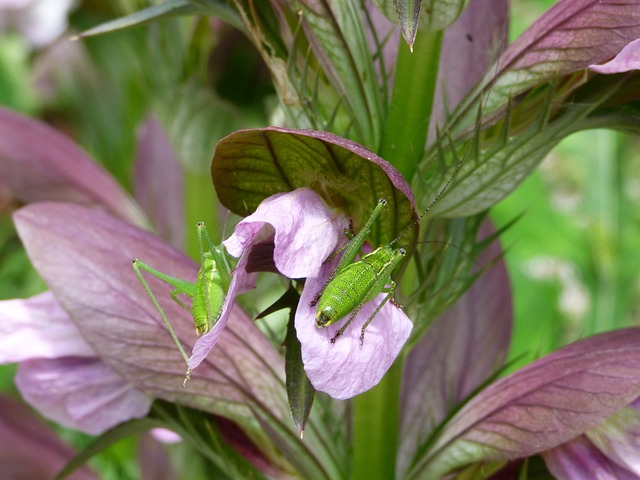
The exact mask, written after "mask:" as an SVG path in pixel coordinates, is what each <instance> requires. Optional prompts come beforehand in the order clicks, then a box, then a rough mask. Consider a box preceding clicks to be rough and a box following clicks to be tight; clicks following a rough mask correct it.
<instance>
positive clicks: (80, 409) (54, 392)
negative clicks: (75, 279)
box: [0, 292, 151, 434]
mask: <svg viewBox="0 0 640 480" xmlns="http://www.w3.org/2000/svg"><path fill="white" fill-rule="evenodd" d="M0 325H1V326H2V327H1V328H0V333H2V336H1V337H0V338H1V340H0V352H2V353H1V354H0V363H13V362H20V366H19V367H18V374H17V376H16V384H17V386H18V389H19V390H20V393H21V394H22V396H23V397H24V399H25V400H26V401H27V402H28V403H29V404H30V405H31V406H33V407H34V408H36V409H37V410H38V411H39V412H40V413H42V414H43V415H45V416H47V417H48V418H50V419H52V420H54V421H56V422H58V423H60V424H62V425H64V426H66V427H69V428H74V429H76V430H80V431H83V432H87V433H92V434H98V433H102V432H104V431H105V430H107V429H109V428H111V427H113V426H115V425H117V424H119V423H122V422H125V421H127V420H130V419H131V418H138V417H141V416H144V415H146V414H147V413H148V411H149V408H150V406H151V400H150V399H149V398H148V397H147V396H145V395H144V394H143V393H141V392H140V391H138V390H136V389H135V388H133V387H132V386H131V385H130V384H128V383H127V382H126V381H125V380H124V379H122V378H121V377H119V376H118V375H116V374H115V373H114V372H113V371H111V370H110V369H109V368H108V367H107V366H106V365H105V364H104V363H102V362H101V361H100V360H99V359H98V358H97V357H96V353H95V351H94V350H93V349H92V348H91V346H89V345H88V344H87V342H86V341H85V340H84V339H83V338H82V336H81V335H80V332H79V331H78V327H76V325H75V323H73V321H72V320H71V318H70V317H69V315H68V314H67V312H66V311H65V310H64V309H63V308H62V307H61V306H60V304H59V303H58V301H57V300H56V298H55V297H54V296H53V294H52V293H51V292H45V293H42V294H40V295H37V296H35V297H33V298H29V299H26V300H21V299H14V300H6V301H4V302H0Z"/></svg>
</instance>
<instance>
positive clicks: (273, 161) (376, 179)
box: [211, 127, 414, 243]
mask: <svg viewBox="0 0 640 480" xmlns="http://www.w3.org/2000/svg"><path fill="white" fill-rule="evenodd" d="M211 175H212V177H213V184H214V186H215V188H216V192H217V193H218V197H219V199H220V201H221V202H222V204H223V205H224V206H226V207H227V208H228V209H230V210H231V211H232V212H234V213H237V214H238V215H243V216H244V215H248V214H250V213H252V212H253V211H255V209H256V208H257V207H258V205H259V204H260V202H262V201H263V200H264V199H265V198H267V197H269V196H271V195H275V194H277V193H282V192H290V191H293V190H295V189H296V188H301V187H308V188H311V189H313V190H315V191H316V192H317V193H318V194H319V195H320V196H322V197H323V199H324V200H325V201H326V202H327V204H329V205H330V206H332V207H335V208H338V209H340V210H341V211H343V212H345V213H346V215H347V216H348V217H349V218H351V219H352V220H353V222H354V225H353V228H354V230H355V231H358V230H359V229H360V228H361V226H362V225H361V224H362V222H364V220H365V219H366V218H368V217H369V215H370V213H371V211H372V210H373V209H374V208H375V206H376V204H377V203H378V200H379V199H381V198H385V199H386V200H387V201H388V205H389V208H388V209H387V212H388V214H385V215H381V216H380V218H379V219H378V223H377V225H376V226H374V229H373V231H372V235H371V238H372V240H373V241H374V242H376V243H388V242H389V241H391V240H392V239H393V238H394V236H395V235H397V234H398V233H399V232H401V231H402V230H403V229H404V228H406V227H407V226H409V225H410V224H411V223H412V219H413V218H414V216H413V215H414V210H413V199H412V197H413V194H412V192H411V189H410V188H409V186H408V184H407V183H406V182H405V180H404V179H403V178H402V176H401V175H400V173H399V172H398V171H397V170H395V168H393V167H392V166H391V165H390V164H389V163H388V162H386V161H384V160H383V159H382V158H380V157H378V156H377V155H376V154H374V153H373V152H371V151H369V150H366V149H365V148H363V147H362V146H361V145H358V144H356V143H354V142H350V141H348V140H345V139H343V138H340V137H337V136H335V135H332V134H330V133H326V132H315V131H310V130H292V129H284V128H277V127H271V128H264V129H256V130H241V131H239V132H235V133H232V134H231V135H229V136H228V137H225V138H223V139H222V140H221V141H220V143H218V146H217V147H216V151H215V154H214V157H213V161H212V163H211ZM410 240H411V239H410V238H408V239H407V243H409V242H410Z"/></svg>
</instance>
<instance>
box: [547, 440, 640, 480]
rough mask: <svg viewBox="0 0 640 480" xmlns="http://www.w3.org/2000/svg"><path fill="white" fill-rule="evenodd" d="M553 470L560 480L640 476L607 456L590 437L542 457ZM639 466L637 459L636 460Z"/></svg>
mask: <svg viewBox="0 0 640 480" xmlns="http://www.w3.org/2000/svg"><path fill="white" fill-rule="evenodd" d="M542 456H543V458H544V460H545V462H546V464H547V468H548V469H549V471H550V472H551V473H552V474H553V476H554V478H557V479H558V480H577V479H582V478H598V479H610V480H637V478H638V474H637V473H634V472H633V471H630V470H628V469H626V468H624V467H623V466H621V465H618V464H617V463H616V462H614V461H613V460H612V459H611V458H609V457H607V456H606V455H604V454H603V453H602V452H601V451H600V450H599V449H598V448H597V447H596V446H595V445H594V444H593V443H592V442H591V441H590V440H589V439H588V438H587V436H586V435H579V436H577V437H576V438H574V439H573V440H571V441H570V442H567V443H564V444H562V445H560V446H558V447H556V448H554V449H552V450H549V451H547V452H544V453H543V454H542ZM636 463H637V460H636Z"/></svg>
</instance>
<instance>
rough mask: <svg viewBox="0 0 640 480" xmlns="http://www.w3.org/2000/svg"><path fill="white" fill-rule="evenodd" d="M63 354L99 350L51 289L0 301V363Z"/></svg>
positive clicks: (80, 354) (85, 354)
mask: <svg viewBox="0 0 640 480" xmlns="http://www.w3.org/2000/svg"><path fill="white" fill-rule="evenodd" d="M64 356H76V357H95V356H96V353H95V352H94V350H93V349H92V348H91V347H90V346H89V344H87V342H86V341H85V340H84V338H82V336H81V335H80V332H79V331H78V328H77V327H76V325H75V323H73V321H72V320H71V318H70V317H69V315H68V314H67V312H66V311H65V310H64V309H63V308H62V307H61V306H60V304H59V303H58V301H57V300H56V298H55V297H54V296H53V294H52V293H51V292H45V293H42V294H40V295H36V296H35V297H32V298H29V299H26V300H22V299H14V300H6V301H3V302H0V363H14V362H21V361H23V360H28V359H34V358H57V357H64Z"/></svg>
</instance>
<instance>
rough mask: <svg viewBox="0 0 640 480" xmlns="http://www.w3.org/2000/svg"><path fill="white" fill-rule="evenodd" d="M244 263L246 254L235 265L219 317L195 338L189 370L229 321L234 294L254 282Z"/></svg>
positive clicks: (197, 362) (193, 367) (213, 342)
mask: <svg viewBox="0 0 640 480" xmlns="http://www.w3.org/2000/svg"><path fill="white" fill-rule="evenodd" d="M246 263H247V258H246V256H243V257H242V258H241V259H240V261H239V262H238V264H237V265H236V268H235V270H234V273H233V277H232V278H231V284H230V285H229V290H228V291H227V296H226V297H225V299H224V304H223V305H222V311H221V312H220V318H219V319H218V321H217V322H216V324H215V325H214V326H213V328H211V330H209V331H208V332H207V333H205V334H204V335H202V336H201V337H199V338H198V339H197V340H196V343H195V344H194V346H193V351H192V353H191V357H190V358H189V369H190V370H194V369H195V368H196V367H197V366H198V365H200V364H201V363H202V361H203V360H204V359H205V358H207V355H209V352H211V350H212V349H213V347H215V346H216V343H218V340H219V339H220V336H221V335H222V332H223V331H224V329H225V328H226V326H227V322H228V321H229V316H230V314H231V309H232V308H233V305H234V302H235V298H236V295H237V294H239V293H241V292H242V291H246V288H244V287H246V286H247V285H248V284H254V283H255V277H256V275H255V274H247V272H246V271H245V266H246Z"/></svg>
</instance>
